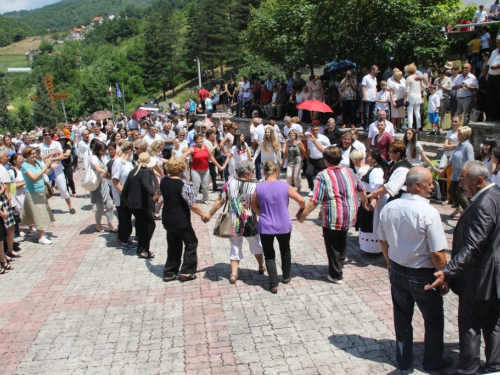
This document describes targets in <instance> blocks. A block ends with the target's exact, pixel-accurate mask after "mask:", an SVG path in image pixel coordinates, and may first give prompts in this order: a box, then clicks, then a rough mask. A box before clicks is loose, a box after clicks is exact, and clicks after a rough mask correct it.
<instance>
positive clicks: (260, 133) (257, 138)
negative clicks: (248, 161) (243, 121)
mask: <svg viewBox="0 0 500 375" xmlns="http://www.w3.org/2000/svg"><path fill="white" fill-rule="evenodd" d="M253 124H254V130H253V136H252V147H253V148H254V149H255V150H256V149H257V147H259V145H260V142H262V140H263V139H264V136H265V134H266V131H265V129H264V125H262V119H260V118H254V119H253ZM255 178H256V179H257V181H259V182H260V180H261V179H262V161H261V155H260V153H259V154H258V155H257V157H256V158H255Z"/></svg>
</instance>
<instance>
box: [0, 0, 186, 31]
mask: <svg viewBox="0 0 500 375" xmlns="http://www.w3.org/2000/svg"><path fill="white" fill-rule="evenodd" d="M151 3H152V0H63V1H60V2H58V3H54V4H51V5H47V6H44V7H43V8H39V9H33V10H21V11H14V12H7V13H5V14H4V16H7V17H10V18H13V19H16V20H20V21H23V22H26V23H28V24H30V25H31V26H33V27H34V28H36V29H39V30H45V29H47V28H49V29H51V30H52V29H58V30H61V29H68V28H71V27H77V26H81V25H86V24H89V23H90V21H91V20H92V19H93V18H94V17H96V16H105V15H106V14H111V13H112V14H115V15H120V14H121V15H123V16H125V15H127V17H135V18H140V17H141V16H142V13H143V11H144V10H145V8H147V6H148V5H150V4H151ZM186 3H187V0H177V1H175V2H174V6H175V7H176V8H182V7H184V5H185V4H186Z"/></svg>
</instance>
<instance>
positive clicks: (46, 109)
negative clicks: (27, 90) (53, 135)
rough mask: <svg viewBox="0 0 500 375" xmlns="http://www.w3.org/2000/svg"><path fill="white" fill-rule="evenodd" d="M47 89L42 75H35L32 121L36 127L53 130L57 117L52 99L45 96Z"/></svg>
mask: <svg viewBox="0 0 500 375" xmlns="http://www.w3.org/2000/svg"><path fill="white" fill-rule="evenodd" d="M47 94H48V89H47V86H46V84H45V79H44V76H43V75H42V74H38V75H37V82H36V93H35V95H36V99H35V103H34V104H33V120H34V122H35V124H36V125H39V126H48V127H50V128H54V127H55V126H56V124H57V121H58V115H57V112H56V109H55V108H54V105H53V103H52V98H49V97H48V96H47Z"/></svg>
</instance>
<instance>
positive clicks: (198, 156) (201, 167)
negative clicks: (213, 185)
mask: <svg viewBox="0 0 500 375" xmlns="http://www.w3.org/2000/svg"><path fill="white" fill-rule="evenodd" d="M193 150H194V151H193V154H192V157H193V162H192V163H191V169H194V170H195V171H200V172H203V171H206V170H208V159H210V154H209V152H208V148H207V146H205V145H203V148H202V149H201V150H200V149H199V148H198V147H196V146H193Z"/></svg>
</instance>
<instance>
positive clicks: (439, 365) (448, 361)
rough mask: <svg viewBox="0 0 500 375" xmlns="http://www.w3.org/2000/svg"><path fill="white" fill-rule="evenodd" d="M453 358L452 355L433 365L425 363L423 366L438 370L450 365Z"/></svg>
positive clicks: (426, 368) (427, 369) (427, 368)
mask: <svg viewBox="0 0 500 375" xmlns="http://www.w3.org/2000/svg"><path fill="white" fill-rule="evenodd" d="M452 362H453V361H452V359H451V358H450V357H443V358H442V359H441V361H440V362H439V363H437V364H435V365H433V366H425V365H423V366H422V367H423V368H424V370H425V371H429V372H431V371H437V370H442V369H444V368H446V367H450V366H451V363H452Z"/></svg>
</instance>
